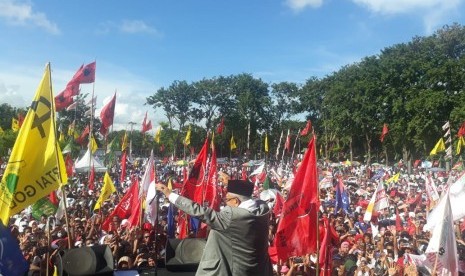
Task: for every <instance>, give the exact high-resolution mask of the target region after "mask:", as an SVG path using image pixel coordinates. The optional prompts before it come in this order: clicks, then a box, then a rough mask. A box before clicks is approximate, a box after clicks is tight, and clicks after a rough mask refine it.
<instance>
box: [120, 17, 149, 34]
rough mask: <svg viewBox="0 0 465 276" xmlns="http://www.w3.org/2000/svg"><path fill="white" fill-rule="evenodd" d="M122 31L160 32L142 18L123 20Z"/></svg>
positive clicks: (133, 32) (131, 32)
mask: <svg viewBox="0 0 465 276" xmlns="http://www.w3.org/2000/svg"><path fill="white" fill-rule="evenodd" d="M120 31H121V32H123V33H130V34H135V33H147V34H158V31H157V30H156V29H155V28H153V27H150V26H149V25H147V24H146V23H145V22H144V21H141V20H123V22H122V24H121V26H120Z"/></svg>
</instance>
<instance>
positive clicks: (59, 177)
mask: <svg viewBox="0 0 465 276" xmlns="http://www.w3.org/2000/svg"><path fill="white" fill-rule="evenodd" d="M47 67H48V71H49V83H50V99H52V101H51V105H52V108H51V109H50V110H51V111H50V113H51V114H50V115H51V116H50V117H51V120H52V124H53V130H54V132H55V133H54V135H55V160H56V162H57V164H58V166H57V169H58V179H59V181H60V184H63V179H62V178H61V167H60V157H59V156H58V150H57V148H59V145H58V144H57V141H56V114H55V101H54V99H55V98H54V97H53V87H52V70H51V66H50V62H49V63H48V64H47ZM61 189H62V194H63V196H64V200H63V202H64V207H65V220H66V229H67V231H68V234H69V232H70V229H69V223H68V211H67V210H66V193H65V192H64V189H63V185H62V186H61ZM68 248H71V237H70V236H69V235H68ZM47 262H48V260H47ZM47 268H48V263H47Z"/></svg>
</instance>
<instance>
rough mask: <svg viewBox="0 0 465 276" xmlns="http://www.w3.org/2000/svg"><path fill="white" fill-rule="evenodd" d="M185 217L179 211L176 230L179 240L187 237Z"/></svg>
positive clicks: (187, 230)
mask: <svg viewBox="0 0 465 276" xmlns="http://www.w3.org/2000/svg"><path fill="white" fill-rule="evenodd" d="M187 223H188V221H187V215H186V214H185V213H184V212H182V211H179V215H178V228H179V235H178V236H179V239H185V238H187V236H188V232H189V229H187V228H188V227H187Z"/></svg>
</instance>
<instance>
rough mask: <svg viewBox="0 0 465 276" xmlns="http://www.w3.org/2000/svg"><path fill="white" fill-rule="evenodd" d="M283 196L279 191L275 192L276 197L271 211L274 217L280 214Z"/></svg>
mask: <svg viewBox="0 0 465 276" xmlns="http://www.w3.org/2000/svg"><path fill="white" fill-rule="evenodd" d="M283 204H284V198H283V196H282V195H281V194H280V193H276V199H275V203H274V207H273V213H274V216H275V217H279V216H281V211H282V210H283Z"/></svg>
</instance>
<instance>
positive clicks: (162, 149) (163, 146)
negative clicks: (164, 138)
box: [160, 144, 165, 152]
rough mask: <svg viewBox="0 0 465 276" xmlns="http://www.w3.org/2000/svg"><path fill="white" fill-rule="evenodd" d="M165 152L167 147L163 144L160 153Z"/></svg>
mask: <svg viewBox="0 0 465 276" xmlns="http://www.w3.org/2000/svg"><path fill="white" fill-rule="evenodd" d="M164 150H165V145H164V144H161V146H160V152H163V151H164Z"/></svg>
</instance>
